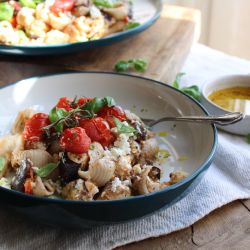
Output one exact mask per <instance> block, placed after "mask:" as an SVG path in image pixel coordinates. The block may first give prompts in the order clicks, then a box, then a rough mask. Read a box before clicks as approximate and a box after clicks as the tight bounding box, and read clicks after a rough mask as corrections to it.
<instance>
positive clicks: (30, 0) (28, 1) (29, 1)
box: [19, 0, 37, 9]
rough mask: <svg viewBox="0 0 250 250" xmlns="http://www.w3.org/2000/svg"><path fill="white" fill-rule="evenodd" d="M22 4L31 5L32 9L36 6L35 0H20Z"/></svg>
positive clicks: (24, 5)
mask: <svg viewBox="0 0 250 250" xmlns="http://www.w3.org/2000/svg"><path fill="white" fill-rule="evenodd" d="M19 2H20V4H21V6H23V7H29V8H31V9H35V8H36V5H37V4H36V2H35V1H33V0H19Z"/></svg>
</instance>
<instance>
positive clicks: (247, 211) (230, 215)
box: [116, 200, 250, 250]
mask: <svg viewBox="0 0 250 250" xmlns="http://www.w3.org/2000/svg"><path fill="white" fill-rule="evenodd" d="M163 249H164V250H165V249H166V250H173V249H180V250H189V249H190V250H191V249H192V250H193V249H202V250H203V249H204V250H213V249H214V250H217V249H218V250H229V249H232V250H249V249H250V200H247V201H235V202H233V203H231V204H229V205H226V206H224V207H222V208H220V209H217V210H215V211H214V212H212V213H211V214H209V215H207V216H206V217H205V218H203V219H202V220H200V221H198V222H196V223H195V224H194V225H193V226H191V227H189V228H186V229H184V230H181V231H178V232H174V233H172V234H169V235H166V236H162V237H159V238H152V239H147V240H144V241H141V242H137V243H133V244H130V245H127V246H124V247H120V248H117V249H116V250H163Z"/></svg>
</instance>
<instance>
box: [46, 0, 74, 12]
mask: <svg viewBox="0 0 250 250" xmlns="http://www.w3.org/2000/svg"><path fill="white" fill-rule="evenodd" d="M75 2H76V0H56V1H55V3H54V4H53V5H52V6H51V7H50V9H51V11H53V12H65V11H71V10H72V9H73V8H74V6H75Z"/></svg>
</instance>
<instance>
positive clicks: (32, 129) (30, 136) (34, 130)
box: [23, 113, 50, 142]
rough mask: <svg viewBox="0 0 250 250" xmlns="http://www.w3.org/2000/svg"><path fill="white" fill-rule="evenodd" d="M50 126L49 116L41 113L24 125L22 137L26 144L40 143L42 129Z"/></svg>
mask: <svg viewBox="0 0 250 250" xmlns="http://www.w3.org/2000/svg"><path fill="white" fill-rule="evenodd" d="M49 124H50V120H49V116H48V115H46V114H43V113H38V114H35V115H33V116H32V117H31V118H30V119H29V120H28V121H27V122H26V124H25V127H24V132H23V137H24V140H25V141H26V142H27V141H28V142H39V141H42V139H43V135H44V130H43V128H44V127H46V126H48V125H49Z"/></svg>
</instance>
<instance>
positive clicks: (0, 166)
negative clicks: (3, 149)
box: [0, 156, 6, 172]
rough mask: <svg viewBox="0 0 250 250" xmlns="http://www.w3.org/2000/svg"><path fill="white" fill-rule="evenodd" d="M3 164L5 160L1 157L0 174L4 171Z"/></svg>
mask: <svg viewBox="0 0 250 250" xmlns="http://www.w3.org/2000/svg"><path fill="white" fill-rule="evenodd" d="M5 163H6V160H5V158H4V157H3V156H0V172H2V171H3V170H4V166H5Z"/></svg>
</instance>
